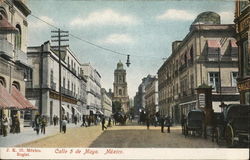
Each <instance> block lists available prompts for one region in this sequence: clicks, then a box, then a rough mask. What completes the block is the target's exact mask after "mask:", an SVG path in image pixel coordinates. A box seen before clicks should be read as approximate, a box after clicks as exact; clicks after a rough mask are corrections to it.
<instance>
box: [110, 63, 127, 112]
mask: <svg viewBox="0 0 250 160" xmlns="http://www.w3.org/2000/svg"><path fill="white" fill-rule="evenodd" d="M113 86H114V88H113V91H114V93H113V101H119V102H121V105H122V110H123V111H124V112H125V113H126V112H127V111H128V110H129V96H128V86H127V82H126V70H125V69H124V68H123V64H122V62H121V61H119V62H118V63H117V68H116V69H115V72H114V83H113Z"/></svg>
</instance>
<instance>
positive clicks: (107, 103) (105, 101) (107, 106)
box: [101, 88, 112, 117]
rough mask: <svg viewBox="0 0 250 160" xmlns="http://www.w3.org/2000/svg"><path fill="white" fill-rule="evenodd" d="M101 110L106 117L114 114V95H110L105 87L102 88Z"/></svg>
mask: <svg viewBox="0 0 250 160" xmlns="http://www.w3.org/2000/svg"><path fill="white" fill-rule="evenodd" d="M101 95H102V96H101V106H102V109H101V111H102V112H103V115H104V116H105V117H111V115H112V97H110V96H109V94H108V93H107V91H106V90H105V88H102V89H101Z"/></svg>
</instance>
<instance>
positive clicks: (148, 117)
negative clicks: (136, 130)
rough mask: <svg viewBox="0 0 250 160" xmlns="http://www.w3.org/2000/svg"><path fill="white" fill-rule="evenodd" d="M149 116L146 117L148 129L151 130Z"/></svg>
mask: <svg viewBox="0 0 250 160" xmlns="http://www.w3.org/2000/svg"><path fill="white" fill-rule="evenodd" d="M149 123H150V122H149V117H147V118H146V124H147V130H149Z"/></svg>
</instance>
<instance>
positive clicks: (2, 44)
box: [0, 39, 14, 59]
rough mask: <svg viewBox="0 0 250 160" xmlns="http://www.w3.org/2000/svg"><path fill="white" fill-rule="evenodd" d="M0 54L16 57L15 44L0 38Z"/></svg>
mask: <svg viewBox="0 0 250 160" xmlns="http://www.w3.org/2000/svg"><path fill="white" fill-rule="evenodd" d="M0 56H3V57H7V58H10V59H11V58H14V56H13V45H12V44H11V43H10V42H8V41H7V40H4V39H0Z"/></svg>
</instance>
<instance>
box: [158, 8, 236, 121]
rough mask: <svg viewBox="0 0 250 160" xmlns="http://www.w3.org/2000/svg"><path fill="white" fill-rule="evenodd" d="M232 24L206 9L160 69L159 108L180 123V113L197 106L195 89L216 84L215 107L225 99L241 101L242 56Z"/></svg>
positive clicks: (216, 110)
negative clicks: (223, 22)
mask: <svg viewBox="0 0 250 160" xmlns="http://www.w3.org/2000/svg"><path fill="white" fill-rule="evenodd" d="M234 30H235V28H234V25H232V24H221V23H220V16H219V15H218V14H217V13H214V12H204V13H201V14H200V15H198V16H197V18H196V19H195V20H194V22H193V23H192V25H191V26H190V32H189V33H188V34H187V35H186V37H185V38H184V39H183V40H182V41H175V42H173V44H172V54H171V55H170V56H169V57H168V59H167V60H166V61H165V62H164V64H163V65H162V66H161V67H160V69H159V70H158V80H159V86H158V88H159V109H160V113H161V114H162V115H169V116H171V117H173V118H174V121H175V122H176V123H179V122H180V115H181V114H187V112H188V111H190V110H192V109H197V108H198V107H200V106H199V104H198V103H197V93H196V90H195V88H197V87H199V86H201V85H207V86H212V87H213V91H212V100H213V110H214V111H215V112H219V111H221V108H220V107H219V106H220V104H222V102H224V103H225V104H228V103H239V102H238V101H239V93H238V91H237V87H236V79H237V76H238V67H237V66H238V56H237V52H238V51H237V49H238V48H237V45H236V40H235V39H234V36H235V31H234Z"/></svg>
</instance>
